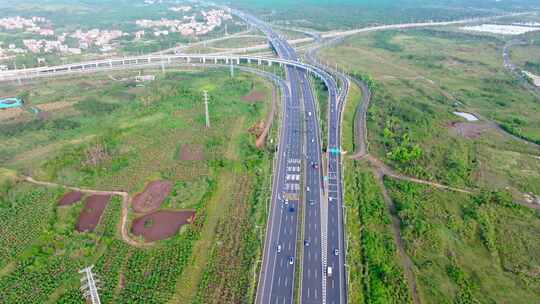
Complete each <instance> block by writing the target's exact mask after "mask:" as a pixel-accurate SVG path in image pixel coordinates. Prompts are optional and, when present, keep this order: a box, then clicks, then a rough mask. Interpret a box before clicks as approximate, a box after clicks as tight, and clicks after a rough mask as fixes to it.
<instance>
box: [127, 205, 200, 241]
mask: <svg viewBox="0 0 540 304" xmlns="http://www.w3.org/2000/svg"><path fill="white" fill-rule="evenodd" d="M194 220H195V211H156V212H153V213H150V214H147V215H145V216H142V217H139V218H136V219H134V220H133V223H132V225H131V232H132V233H133V234H134V235H142V236H143V237H144V239H145V240H146V241H147V242H153V241H158V240H163V239H166V238H169V237H171V236H173V235H175V234H176V233H177V232H178V230H180V228H181V227H182V226H184V225H186V224H190V223H193V221H194Z"/></svg>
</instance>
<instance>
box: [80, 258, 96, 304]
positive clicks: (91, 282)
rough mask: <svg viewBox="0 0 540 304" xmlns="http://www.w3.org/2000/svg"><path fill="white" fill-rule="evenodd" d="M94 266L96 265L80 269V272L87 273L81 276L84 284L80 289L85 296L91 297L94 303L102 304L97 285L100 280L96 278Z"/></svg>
mask: <svg viewBox="0 0 540 304" xmlns="http://www.w3.org/2000/svg"><path fill="white" fill-rule="evenodd" d="M92 268H94V265H92V266H89V267H86V268H84V269H81V270H79V273H82V274H84V275H85V276H84V277H82V278H81V284H82V286H81V288H80V289H81V291H82V292H83V295H84V297H85V298H87V299H88V298H90V301H91V302H92V304H101V300H100V299H99V294H98V291H97V286H96V283H97V282H99V281H98V280H96V279H94V275H93V273H92Z"/></svg>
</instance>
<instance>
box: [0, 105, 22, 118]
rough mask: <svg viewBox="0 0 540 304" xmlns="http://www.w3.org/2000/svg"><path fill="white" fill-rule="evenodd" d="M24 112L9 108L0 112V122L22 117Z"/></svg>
mask: <svg viewBox="0 0 540 304" xmlns="http://www.w3.org/2000/svg"><path fill="white" fill-rule="evenodd" d="M24 113H25V111H24V110H23V109H21V108H11V109H2V110H0V120H9V119H12V118H16V117H18V116H22V115H24Z"/></svg>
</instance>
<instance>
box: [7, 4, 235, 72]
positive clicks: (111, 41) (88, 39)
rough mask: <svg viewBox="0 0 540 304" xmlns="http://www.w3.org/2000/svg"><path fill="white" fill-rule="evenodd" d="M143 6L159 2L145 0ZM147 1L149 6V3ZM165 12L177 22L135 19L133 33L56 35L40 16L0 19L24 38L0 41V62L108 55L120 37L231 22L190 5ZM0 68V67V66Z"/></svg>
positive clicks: (194, 30)
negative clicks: (38, 56) (32, 56)
mask: <svg viewBox="0 0 540 304" xmlns="http://www.w3.org/2000/svg"><path fill="white" fill-rule="evenodd" d="M148 2H149V3H147V4H154V3H162V2H161V1H159V0H158V1H154V0H149V1H148ZM150 2H151V3H150ZM169 10H170V11H172V12H175V13H178V14H179V15H180V16H181V17H179V18H178V19H167V18H162V19H159V20H149V19H143V20H136V21H135V24H136V25H137V26H138V27H139V29H137V31H135V32H132V33H126V32H123V31H121V30H115V29H90V30H81V29H79V30H76V31H74V32H60V31H57V30H55V29H54V27H53V24H52V22H51V21H50V20H48V19H46V18H44V17H38V16H34V17H28V18H25V17H20V16H16V17H7V18H1V19H0V31H8V32H14V33H23V34H25V35H24V36H26V37H28V38H27V39H22V40H21V41H15V42H10V43H9V44H7V43H4V42H2V41H0V61H2V60H8V59H11V58H14V57H15V56H16V55H18V54H45V53H49V54H50V53H58V54H61V55H78V54H82V53H83V52H84V51H85V50H87V49H92V50H93V51H96V50H99V52H101V53H108V52H112V51H114V50H115V48H116V45H117V42H118V41H119V40H120V39H122V38H123V37H133V38H134V39H135V40H142V39H146V38H147V39H152V38H156V37H161V36H168V35H172V34H177V35H182V36H202V35H206V34H208V33H210V32H212V31H214V30H215V29H216V28H218V27H220V26H221V25H222V24H223V22H224V21H226V20H231V19H232V16H231V14H230V12H228V11H226V10H223V9H200V10H199V9H194V8H193V7H192V6H187V5H183V6H178V5H176V6H171V7H169ZM0 68H1V66H0Z"/></svg>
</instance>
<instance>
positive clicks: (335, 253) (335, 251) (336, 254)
mask: <svg viewBox="0 0 540 304" xmlns="http://www.w3.org/2000/svg"><path fill="white" fill-rule="evenodd" d="M334 255H335V256H338V255H339V250H338V249H337V248H334Z"/></svg>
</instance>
